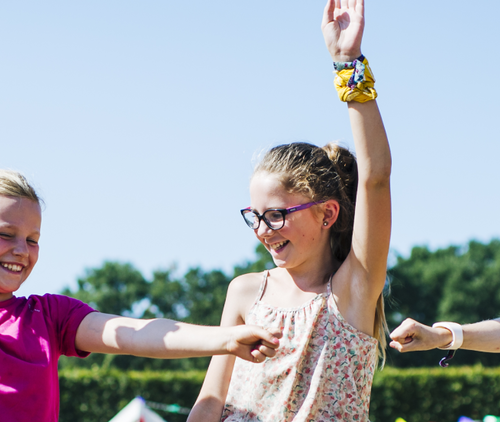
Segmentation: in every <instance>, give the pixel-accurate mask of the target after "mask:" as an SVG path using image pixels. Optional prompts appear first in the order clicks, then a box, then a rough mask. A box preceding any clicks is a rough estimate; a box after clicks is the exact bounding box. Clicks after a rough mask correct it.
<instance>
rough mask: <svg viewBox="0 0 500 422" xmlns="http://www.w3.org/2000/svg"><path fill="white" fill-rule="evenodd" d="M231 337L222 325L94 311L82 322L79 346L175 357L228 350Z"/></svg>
mask: <svg viewBox="0 0 500 422" xmlns="http://www.w3.org/2000/svg"><path fill="white" fill-rule="evenodd" d="M229 338H230V336H229V333H228V330H227V329H224V328H220V327H201V326H196V325H190V324H184V323H180V322H176V321H172V320H168V319H151V320H139V319H134V318H125V317H118V316H113V315H107V314H99V313H93V314H90V315H89V316H87V317H86V318H85V319H84V321H83V322H82V324H81V325H80V327H79V329H78V332H77V344H76V345H77V348H79V349H80V350H85V351H89V352H96V353H113V354H129V355H134V356H143V357H150V358H162V359H175V358H185V357H199V356H210V355H213V354H222V353H227V351H228V350H227V342H228V340H229Z"/></svg>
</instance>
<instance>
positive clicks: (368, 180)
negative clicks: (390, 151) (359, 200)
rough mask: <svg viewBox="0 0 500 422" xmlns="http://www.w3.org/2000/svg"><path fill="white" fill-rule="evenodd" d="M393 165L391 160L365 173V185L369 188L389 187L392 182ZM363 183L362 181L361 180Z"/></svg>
mask: <svg viewBox="0 0 500 422" xmlns="http://www.w3.org/2000/svg"><path fill="white" fill-rule="evenodd" d="M391 171H392V163H391V160H390V158H389V159H388V160H385V162H384V163H380V164H379V165H377V166H374V167H372V168H371V169H368V171H367V172H366V173H365V174H366V176H365V178H364V184H365V186H367V187H379V188H380V187H388V186H389V185H390V181H391ZM360 179H361V177H360ZM360 182H361V180H360Z"/></svg>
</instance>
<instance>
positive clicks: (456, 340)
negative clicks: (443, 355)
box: [432, 322, 464, 350]
mask: <svg viewBox="0 0 500 422" xmlns="http://www.w3.org/2000/svg"><path fill="white" fill-rule="evenodd" d="M432 328H445V329H446V330H448V331H449V332H450V333H451V336H452V338H451V342H448V343H446V344H445V345H444V346H441V347H438V349H441V350H457V349H460V347H461V346H462V344H463V341H464V334H463V330H462V326H461V325H460V324H457V323H456V322H436V323H434V324H432ZM448 338H449V337H448Z"/></svg>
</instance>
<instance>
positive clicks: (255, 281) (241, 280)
mask: <svg viewBox="0 0 500 422" xmlns="http://www.w3.org/2000/svg"><path fill="white" fill-rule="evenodd" d="M263 277H264V273H249V274H244V275H241V276H239V277H236V278H235V279H234V280H233V281H231V283H230V284H229V288H228V290H227V296H226V304H225V305H224V313H223V316H222V319H223V321H225V322H229V321H232V322H233V323H229V324H228V325H234V323H235V322H236V323H240V324H241V323H245V320H246V315H247V313H248V311H249V310H250V308H251V307H252V305H253V303H254V302H255V300H256V298H257V294H258V293H259V288H260V285H261V283H262V279H263Z"/></svg>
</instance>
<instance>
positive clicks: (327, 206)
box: [323, 199, 340, 229]
mask: <svg viewBox="0 0 500 422" xmlns="http://www.w3.org/2000/svg"><path fill="white" fill-rule="evenodd" d="M339 212H340V205H339V203H338V201H336V200H335V199H329V200H328V201H326V202H325V203H324V204H323V228H324V229H329V228H330V227H332V226H333V225H334V224H335V222H336V221H337V218H338V217H339Z"/></svg>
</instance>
